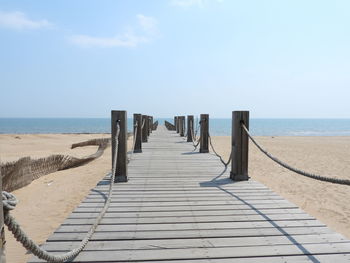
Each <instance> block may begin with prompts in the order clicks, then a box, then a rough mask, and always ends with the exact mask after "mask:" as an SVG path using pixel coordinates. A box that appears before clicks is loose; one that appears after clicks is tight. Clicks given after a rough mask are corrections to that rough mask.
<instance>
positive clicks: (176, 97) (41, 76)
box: [0, 0, 350, 118]
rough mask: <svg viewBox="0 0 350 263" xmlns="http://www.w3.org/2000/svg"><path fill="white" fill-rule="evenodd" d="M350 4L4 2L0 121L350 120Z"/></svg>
mask: <svg viewBox="0 0 350 263" xmlns="http://www.w3.org/2000/svg"><path fill="white" fill-rule="evenodd" d="M349 10H350V1H348V0H344V1H339V0H328V1H324V0H308V1H305V0H283V1H281V0H255V1H254V0H247V1H238V0H237V1H236V0H159V1H155V0H154V1H153V0H148V1H136V0H128V1H117V0H110V1H109V0H99V1H97V0H95V1H89V0H74V1H71V0H60V1H47V0H35V1H34V0H33V1H30V0H27V1H24V0H23V1H16V0H9V1H4V0H0V50H1V51H0V94H1V95H0V98H1V101H0V117H9V118H12V117H109V116H110V111H111V110H112V109H113V110H127V111H128V114H129V115H130V116H131V114H132V113H143V114H148V115H153V116H156V117H172V116H174V115H187V114H194V115H198V114H200V113H208V114H210V116H211V117H216V118H229V117H230V116H231V112H232V111H233V110H249V111H250V115H251V117H253V118H350V15H349Z"/></svg>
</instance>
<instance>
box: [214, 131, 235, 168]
mask: <svg viewBox="0 0 350 263" xmlns="http://www.w3.org/2000/svg"><path fill="white" fill-rule="evenodd" d="M208 137H209V144H210V147H211V149H212V150H213V152H214V154H215V155H216V156H217V157H218V158H219V159H220V162H222V164H223V165H224V166H225V167H227V166H228V165H229V164H230V162H231V160H232V151H231V153H230V158H229V159H228V160H227V162H225V161H224V159H223V158H222V156H221V155H220V154H218V153H217V152H216V151H215V148H214V146H213V143H212V141H211V136H210V134H209V136H208Z"/></svg>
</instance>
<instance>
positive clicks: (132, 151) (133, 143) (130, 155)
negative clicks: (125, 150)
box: [128, 122, 139, 163]
mask: <svg viewBox="0 0 350 263" xmlns="http://www.w3.org/2000/svg"><path fill="white" fill-rule="evenodd" d="M138 125H139V124H138V122H136V124H135V132H134V135H133V142H132V149H131V153H130V154H129V156H128V163H130V161H131V157H132V156H133V154H134V150H135V145H136V136H137V127H138Z"/></svg>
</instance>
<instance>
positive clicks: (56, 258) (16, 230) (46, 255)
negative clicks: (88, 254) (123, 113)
mask: <svg viewBox="0 0 350 263" xmlns="http://www.w3.org/2000/svg"><path fill="white" fill-rule="evenodd" d="M119 134H120V125H119V123H118V122H117V131H116V137H115V147H114V150H115V155H114V159H113V167H112V175H111V179H110V184H109V192H108V197H107V199H106V201H105V204H104V207H103V208H102V210H101V212H100V213H99V215H98V216H97V218H96V219H95V222H94V224H93V225H92V226H91V227H90V229H89V231H88V233H87V234H86V236H85V237H84V239H83V240H82V241H81V242H80V244H79V246H78V247H77V248H75V249H73V250H71V251H69V252H67V253H64V254H62V255H55V254H52V253H50V252H48V251H46V250H44V249H42V248H41V247H40V246H39V245H37V244H36V243H35V242H34V241H33V240H32V239H31V238H29V237H28V235H27V234H26V233H25V232H24V231H23V230H22V228H21V226H20V225H19V224H18V223H17V221H16V220H15V218H14V217H13V216H11V215H10V211H11V210H13V209H14V208H15V206H16V204H17V203H18V200H17V199H16V197H15V196H14V195H13V194H11V193H8V192H5V191H2V203H3V207H4V223H5V224H6V225H7V227H8V229H9V231H11V232H12V234H13V235H14V237H15V238H16V240H17V241H18V242H20V243H21V244H22V245H23V246H24V247H25V248H26V249H27V250H28V251H30V252H31V253H33V254H34V255H35V256H37V257H38V258H40V259H43V260H46V261H47V262H52V263H56V262H57V263H58V262H65V261H67V260H70V259H73V258H75V257H76V256H77V255H78V254H79V253H80V252H81V251H82V250H83V249H84V248H85V246H86V245H87V243H88V242H89V240H90V238H91V237H92V235H93V234H94V232H95V231H96V228H97V226H98V225H99V224H100V222H101V220H102V218H103V216H104V215H105V213H106V211H107V209H108V207H109V205H110V203H111V199H112V194H113V182H114V180H115V174H116V165H117V159H118V145H119V141H118V139H119Z"/></svg>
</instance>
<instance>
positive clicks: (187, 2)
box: [170, 0, 204, 7]
mask: <svg viewBox="0 0 350 263" xmlns="http://www.w3.org/2000/svg"><path fill="white" fill-rule="evenodd" d="M170 3H171V5H174V6H180V7H190V6H199V7H202V6H203V3H204V1H203V0H172V1H171V2H170Z"/></svg>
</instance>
